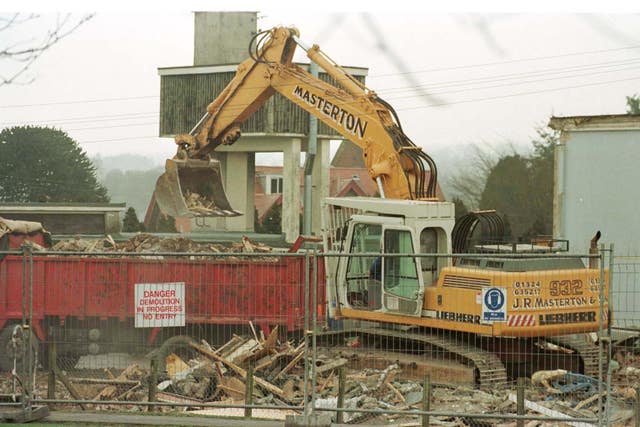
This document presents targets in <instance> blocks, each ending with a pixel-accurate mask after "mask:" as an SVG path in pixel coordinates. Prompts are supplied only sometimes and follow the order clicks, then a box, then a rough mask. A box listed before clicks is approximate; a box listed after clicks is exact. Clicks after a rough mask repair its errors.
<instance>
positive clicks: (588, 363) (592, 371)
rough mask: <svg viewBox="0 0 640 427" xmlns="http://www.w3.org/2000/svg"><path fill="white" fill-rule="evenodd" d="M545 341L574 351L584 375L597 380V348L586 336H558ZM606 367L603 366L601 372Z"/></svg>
mask: <svg viewBox="0 0 640 427" xmlns="http://www.w3.org/2000/svg"><path fill="white" fill-rule="evenodd" d="M545 339H546V340H547V341H549V342H552V343H554V344H557V345H560V346H562V347H565V348H568V349H571V350H573V351H575V352H576V353H577V354H578V355H579V356H580V358H581V359H582V367H583V371H584V372H583V373H584V375H588V376H590V377H593V378H599V376H600V370H599V367H598V360H599V347H598V346H597V345H596V344H594V343H593V341H592V340H591V338H590V337H589V335H588V334H572V335H558V336H554V337H547V338H545ZM604 369H606V367H604V366H603V372H604Z"/></svg>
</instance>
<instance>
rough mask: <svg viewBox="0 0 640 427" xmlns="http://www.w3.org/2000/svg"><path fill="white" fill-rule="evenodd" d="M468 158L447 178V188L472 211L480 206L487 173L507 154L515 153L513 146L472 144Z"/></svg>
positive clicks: (508, 144) (509, 144)
mask: <svg viewBox="0 0 640 427" xmlns="http://www.w3.org/2000/svg"><path fill="white" fill-rule="evenodd" d="M470 150H471V153H470V158H469V159H468V160H466V161H465V164H464V165H463V164H462V163H461V165H460V166H461V167H460V168H459V169H458V170H457V172H455V173H454V174H452V176H451V177H450V178H449V182H448V186H449V187H450V189H451V190H452V193H453V195H454V197H456V198H458V199H460V200H461V201H462V202H463V203H464V204H465V205H466V206H467V207H468V208H470V209H472V210H474V209H478V208H479V206H480V199H481V198H482V192H483V191H484V186H485V184H486V182H487V177H488V176H489V173H490V172H491V170H492V169H493V168H494V166H495V165H496V163H498V160H499V159H500V158H502V157H504V156H506V155H507V154H508V153H512V154H513V153H515V152H516V148H515V147H514V145H513V144H511V143H507V144H504V145H501V146H494V145H491V144H488V143H483V144H473V145H472V146H471V147H470Z"/></svg>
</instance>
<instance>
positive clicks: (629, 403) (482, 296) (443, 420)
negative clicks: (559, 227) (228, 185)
mask: <svg viewBox="0 0 640 427" xmlns="http://www.w3.org/2000/svg"><path fill="white" fill-rule="evenodd" d="M610 255H611V253H610V252H606V251H605V253H604V255H603V256H602V257H592V258H588V257H578V256H566V255H557V254H556V255H531V254H530V255H528V256H526V257H525V256H518V255H514V256H509V255H504V254H500V256H497V255H496V254H493V255H456V256H454V257H452V256H442V255H424V254H423V255H420V256H415V255H413V256H409V255H402V254H398V255H381V254H379V253H361V254H352V255H350V256H349V257H346V256H344V255H342V256H340V255H337V254H331V253H328V254H324V255H322V254H316V253H311V252H309V253H302V254H285V253H282V254H280V253H268V254H248V253H237V254H229V253H224V254H213V253H211V254H206V253H197V254H196V253H156V254H139V253H138V254H129V253H118V254H114V253H92V254H90V255H89V254H87V253H71V252H65V253H34V254H31V253H30V252H29V251H27V252H25V253H22V252H15V251H14V252H6V253H2V254H0V258H1V260H0V307H1V311H0V313H1V314H0V322H1V323H2V329H1V330H0V333H1V335H0V338H1V340H2V342H1V345H2V349H3V351H2V352H0V354H2V357H1V358H0V370H1V371H2V377H1V378H2V379H1V382H0V387H1V389H0V390H1V391H0V393H1V394H2V395H3V396H5V398H4V399H3V401H5V402H9V401H11V399H13V400H17V401H18V402H19V403H20V404H23V405H29V404H32V403H33V402H37V403H45V404H49V405H54V407H55V408H65V407H73V408H77V407H82V408H85V409H86V408H92V409H100V410H123V409H128V410H131V411H147V410H153V411H176V410H179V411H188V412H189V413H202V414H210V415H223V416H252V417H266V418H276V419H283V418H284V417H286V416H298V417H301V418H300V419H302V420H304V422H308V421H309V417H315V416H320V417H325V418H327V419H330V420H331V421H338V422H346V423H351V424H359V423H360V424H362V423H365V424H371V423H375V424H390V423H393V424H399V423H400V424H407V425H409V424H412V423H424V422H426V421H429V422H433V423H436V424H447V423H451V424H452V425H453V424H455V423H458V424H460V423H463V424H473V423H482V422H488V423H490V422H494V423H500V422H506V421H507V420H514V419H517V418H518V414H522V416H524V417H525V418H523V419H527V420H536V419H537V420H543V421H549V422H560V420H563V419H567V418H571V419H572V420H571V422H576V423H579V422H590V423H599V424H604V423H616V422H617V423H621V422H622V423H624V422H631V421H630V420H632V419H633V416H634V404H635V403H636V393H635V388H636V387H637V385H638V378H639V377H638V372H639V371H640V363H638V361H639V356H638V353H639V351H638V349H639V344H640V341H639V340H638V338H637V337H638V334H637V333H636V332H635V327H636V326H637V325H638V324H639V323H640V319H637V314H636V311H635V310H634V306H633V303H632V302H630V301H633V298H634V297H635V293H636V291H635V283H636V281H635V278H636V277H637V275H638V272H639V271H640V270H639V269H638V268H637V265H636V264H635V263H631V262H628V261H629V260H628V259H618V258H615V257H610ZM596 261H597V265H596ZM609 273H611V274H609ZM609 301H611V305H609ZM610 310H611V313H612V314H611V315H610V313H609V312H610ZM610 320H612V321H611V322H610ZM25 325H26V326H28V327H23V326H25ZM305 331H306V332H307V333H305ZM28 332H30V333H28ZM609 336H610V337H611V339H610V340H609V339H608V337H609ZM599 337H603V338H604V339H599ZM9 348H13V349H15V351H5V350H7V349H9ZM30 367H31V368H30ZM30 369H31V370H30ZM11 371H14V372H13V373H11ZM7 396H14V397H12V398H9V397H7ZM519 406H521V407H520V408H519ZM427 416H428V420H426V419H425V417H427ZM625 417H626V418H625Z"/></svg>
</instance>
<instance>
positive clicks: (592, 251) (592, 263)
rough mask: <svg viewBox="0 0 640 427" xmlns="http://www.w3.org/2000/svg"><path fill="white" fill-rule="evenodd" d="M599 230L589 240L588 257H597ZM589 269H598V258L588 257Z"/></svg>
mask: <svg viewBox="0 0 640 427" xmlns="http://www.w3.org/2000/svg"><path fill="white" fill-rule="evenodd" d="M600 236H602V234H601V233H600V230H598V232H597V233H596V235H595V236H593V238H592V239H591V245H590V246H589V255H598V240H600ZM589 268H600V262H599V258H595V257H589Z"/></svg>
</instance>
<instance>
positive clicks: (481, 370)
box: [318, 328, 507, 388]
mask: <svg viewBox="0 0 640 427" xmlns="http://www.w3.org/2000/svg"><path fill="white" fill-rule="evenodd" d="M323 335H325V336H326V335H331V336H332V337H333V338H335V337H337V336H339V335H342V336H345V337H346V336H351V335H359V336H361V337H362V338H366V339H373V338H376V337H377V338H385V339H399V340H403V341H405V342H406V341H410V342H413V343H419V344H423V345H424V344H426V345H429V346H430V347H432V348H434V349H437V351H439V352H441V354H442V355H443V357H446V358H447V359H450V360H457V361H461V362H462V363H465V364H467V365H469V366H473V367H474V369H475V371H476V383H477V384H476V385H478V386H480V387H483V388H484V387H492V386H495V385H499V384H505V383H506V382H507V371H506V369H505V366H504V364H503V363H502V361H501V360H500V358H499V357H498V356H496V355H495V354H493V353H491V352H489V351H486V350H483V349H482V348H479V347H476V346H474V345H473V344H471V343H470V342H467V341H460V340H456V339H454V338H451V337H447V336H445V335H443V334H442V333H440V334H434V333H429V332H424V333H423V332H420V333H415V332H405V331H398V330H392V329H383V328H380V329H377V328H365V329H352V330H343V331H339V332H327V333H321V334H318V336H323Z"/></svg>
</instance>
